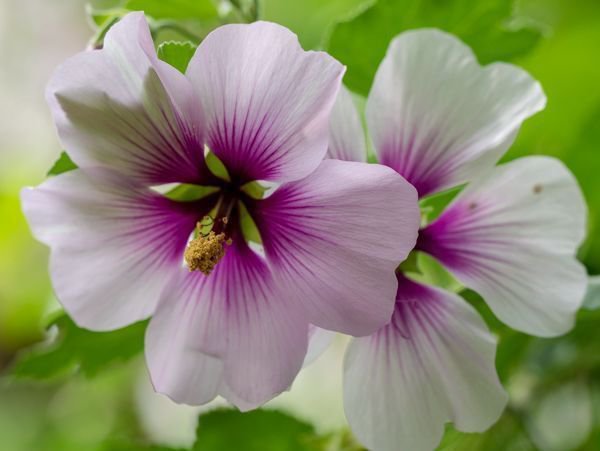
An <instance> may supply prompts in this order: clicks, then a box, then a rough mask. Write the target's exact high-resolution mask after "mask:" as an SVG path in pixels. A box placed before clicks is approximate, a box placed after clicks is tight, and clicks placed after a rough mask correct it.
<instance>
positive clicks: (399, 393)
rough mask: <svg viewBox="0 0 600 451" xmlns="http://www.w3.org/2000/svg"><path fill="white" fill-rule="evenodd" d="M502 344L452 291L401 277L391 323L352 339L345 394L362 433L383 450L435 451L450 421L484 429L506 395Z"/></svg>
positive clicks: (365, 441) (371, 444) (360, 436)
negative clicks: (500, 370) (500, 368)
mask: <svg viewBox="0 0 600 451" xmlns="http://www.w3.org/2000/svg"><path fill="white" fill-rule="evenodd" d="M495 351H496V343H495V340H494V338H493V337H492V336H491V334H490V332H489V331H488V329H487V327H486V326H485V323H484V322H483V320H482V319H481V318H480V317H479V315H478V314H477V313H476V312H475V310H474V309H473V308H472V307H471V306H469V305H468V304H467V303H466V302H465V301H463V300H462V299H460V298H459V297H458V296H456V295H455V294H453V293H450V292H446V291H443V290H440V289H437V288H433V287H428V286H425V285H421V284H417V283H415V282H412V281H409V280H408V279H405V278H403V277H402V276H401V277H400V279H399V287H398V295H397V301H396V308H395V311H394V315H393V317H392V321H391V323H390V324H388V325H387V326H385V327H384V328H382V329H381V330H380V331H379V332H377V333H376V334H374V335H372V336H370V337H364V338H357V339H354V340H353V341H352V343H351V344H350V347H349V349H348V352H347V355H346V360H345V365H344V367H345V371H344V400H345V410H346V416H347V418H348V422H349V423H350V426H351V427H352V430H353V431H354V433H355V434H356V436H357V437H358V439H359V440H360V441H361V442H362V443H363V444H364V445H366V446H367V447H368V448H369V449H374V450H377V451H396V450H398V449H401V450H404V449H406V450H411V451H421V450H423V451H429V450H432V449H434V448H435V447H436V446H437V444H438V443H439V441H440V440H441V438H442V435H443V432H444V425H445V423H446V422H447V421H452V422H453V423H454V424H455V426H456V427H457V428H458V429H459V430H461V431H465V432H481V431H483V430H485V429H486V428H488V427H489V426H490V425H491V424H493V423H494V422H495V421H496V420H497V419H498V417H499V416H500V414H501V413H502V410H503V409H504V406H505V405H506V401H507V395H506V393H505V392H504V390H503V389H502V386H501V385H500V382H499V380H498V377H497V375H496V370H495V366H494V359H495Z"/></svg>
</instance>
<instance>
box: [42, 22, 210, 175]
mask: <svg viewBox="0 0 600 451" xmlns="http://www.w3.org/2000/svg"><path fill="white" fill-rule="evenodd" d="M47 99H48V102H49V104H50V107H51V110H52V115H53V118H54V121H55V123H56V126H57V129H58V133H59V137H60V140H61V142H62V144H63V146H64V147H65V149H66V150H67V152H68V153H69V155H70V156H71V157H72V158H73V160H74V161H75V163H77V165H78V166H79V167H82V168H87V167H97V166H101V167H108V168H110V169H111V170H118V171H120V172H122V173H124V174H125V175H127V176H129V177H131V178H132V179H135V180H138V181H140V182H142V183H145V184H155V185H158V184H163V183H171V182H188V183H199V182H200V181H201V180H202V179H203V178H207V177H209V173H208V172H207V171H206V166H205V164H204V144H203V139H204V137H203V135H204V133H203V127H204V125H203V124H204V119H203V115H202V112H201V110H200V102H199V101H198V100H197V98H196V97H195V93H194V92H193V90H192V87H191V84H190V83H189V81H188V80H187V79H186V78H185V76H184V75H183V74H181V73H179V72H178V71H177V70H176V69H174V68H173V67H171V66H169V65H168V64H166V63H164V62H162V61H160V60H158V58H157V56H156V53H155V51H154V45H153V43H152V38H151V36H150V32H149V29H148V24H147V23H146V19H145V18H144V15H143V14H142V13H131V14H129V15H127V16H125V17H124V18H123V19H122V20H121V21H120V22H119V23H117V24H116V25H114V26H113V27H112V28H111V29H110V31H109V32H108V33H107V35H106V39H105V41H104V48H103V49H102V50H94V51H86V52H83V53H80V54H78V55H76V56H74V57H72V58H71V59H69V60H67V61H66V62H65V63H64V64H63V65H61V66H60V67H59V68H58V69H57V70H56V72H55V73H54V75H53V77H52V80H51V81H50V83H49V84H48V88H47Z"/></svg>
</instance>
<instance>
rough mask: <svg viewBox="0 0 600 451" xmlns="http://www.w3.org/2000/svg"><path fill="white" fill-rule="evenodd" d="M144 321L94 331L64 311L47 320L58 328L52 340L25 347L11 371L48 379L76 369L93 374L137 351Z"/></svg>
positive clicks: (128, 357)
mask: <svg viewBox="0 0 600 451" xmlns="http://www.w3.org/2000/svg"><path fill="white" fill-rule="evenodd" d="M146 324H147V322H146V321H141V322H138V323H135V324H132V325H131V326H128V327H125V328H123V329H118V330H114V331H111V332H93V331H90V330H86V329H81V328H80V327H78V326H77V325H76V324H75V323H74V322H73V320H72V319H71V318H69V317H68V316H67V315H66V314H63V315H61V316H59V317H58V318H57V319H55V320H54V321H53V322H52V323H51V324H50V327H56V328H57V329H58V331H57V336H56V338H55V339H54V340H53V341H52V343H50V344H43V345H38V346H35V347H34V348H32V349H31V350H29V351H25V353H24V354H22V355H21V356H20V357H19V359H18V360H17V362H16V363H15V366H14V367H13V369H12V374H13V375H14V376H16V377H19V378H32V379H47V378H51V377H54V376H59V375H63V374H65V373H68V372H70V371H72V370H74V369H78V370H79V371H81V372H82V373H83V374H84V375H85V376H87V377H93V376H95V375H96V374H98V373H99V372H100V371H102V370H103V369H104V368H105V367H107V366H109V365H110V364H113V363H116V362H120V361H121V362H122V361H125V360H128V359H130V358H132V357H134V356H136V355H137V354H139V353H140V352H141V351H142V349H143V346H144V333H145V330H146Z"/></svg>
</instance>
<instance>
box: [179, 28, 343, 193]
mask: <svg viewBox="0 0 600 451" xmlns="http://www.w3.org/2000/svg"><path fill="white" fill-rule="evenodd" d="M343 72H344V68H343V66H342V65H341V64H340V63H338V62H337V61H336V60H334V59H333V58H331V57H330V56H329V55H327V54H326V53H322V52H305V51H303V50H302V48H301V47H300V45H299V43H298V39H297V37H296V35H294V34H293V33H291V32H290V31H289V30H287V29H286V28H284V27H282V26H279V25H276V24H273V23H268V22H257V23H253V24H250V25H225V26H223V27H220V28H218V29H217V30H215V31H213V32H212V33H211V34H209V35H208V36H207V37H206V39H204V41H202V43H201V44H200V46H199V47H198V50H197V51H196V54H195V55H194V57H193V58H192V60H191V61H190V64H189V66H188V70H187V76H188V78H189V79H190V80H191V81H192V83H193V85H194V87H195V89H196V91H197V92H198V94H199V96H200V98H201V101H202V105H203V108H204V111H205V113H206V115H207V121H208V145H209V147H210V148H211V150H213V151H214V152H215V154H216V155H217V156H218V157H219V158H220V159H221V161H223V163H224V164H225V166H226V167H227V169H228V170H229V172H230V174H232V176H233V177H234V178H238V179H241V180H242V181H249V180H268V181H277V182H284V181H289V180H295V179H299V178H301V177H304V176H306V175H308V174H309V173H310V172H312V171H313V170H314V169H315V168H316V167H317V166H318V164H319V162H320V161H321V160H322V159H323V157H324V156H325V152H326V151H327V142H328V123H329V114H330V112H331V108H332V106H333V103H334V100H335V97H336V94H337V92H338V89H339V86H340V80H341V77H342V74H343Z"/></svg>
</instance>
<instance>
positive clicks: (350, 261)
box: [253, 160, 419, 335]
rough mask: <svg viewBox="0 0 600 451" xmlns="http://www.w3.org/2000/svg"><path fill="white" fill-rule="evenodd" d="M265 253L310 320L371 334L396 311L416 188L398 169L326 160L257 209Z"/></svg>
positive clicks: (414, 221) (413, 225)
mask: <svg viewBox="0 0 600 451" xmlns="http://www.w3.org/2000/svg"><path fill="white" fill-rule="evenodd" d="M253 213H254V215H255V221H256V224H257V226H258V229H259V230H260V233H261V237H262V239H263V244H264V248H265V252H266V255H267V259H268V260H269V262H270V263H271V265H272V267H273V268H274V272H275V274H276V275H277V277H278V278H279V283H281V284H282V285H283V286H284V287H285V292H286V293H287V296H289V297H290V298H291V299H293V300H294V302H296V303H297V304H298V305H300V306H302V307H303V308H304V309H305V310H306V311H307V312H308V315H309V318H310V322H311V323H313V324H315V325H317V326H319V327H322V328H325V329H329V330H335V331H339V332H344V333H348V334H351V335H366V334H370V333H372V332H373V331H375V330H377V329H378V328H379V327H381V326H382V325H383V324H385V323H386V322H387V321H388V320H389V318H390V315H391V312H392V308H393V300H394V295H395V293H396V279H395V277H394V270H395V269H396V267H397V266H398V264H399V263H400V262H401V261H402V260H404V259H405V258H406V256H407V255H408V253H409V252H410V250H411V249H412V248H413V246H414V243H415V238H416V235H417V228H418V225H419V210H418V205H417V196H416V192H415V190H414V188H413V187H412V186H411V185H410V184H409V183H407V182H406V181H405V180H404V179H403V178H402V177H400V176H399V175H398V174H396V173H395V172H394V171H393V170H391V169H389V168H387V167H385V166H381V165H373V164H367V163H356V162H349V161H339V160H324V161H323V163H322V164H321V165H320V166H319V168H318V169H317V170H316V171H315V172H313V173H312V174H311V175H310V176H308V177H307V178H305V179H303V180H300V181H297V182H293V183H289V184H285V185H282V186H281V187H280V188H279V189H278V190H277V191H275V192H274V193H273V194H272V195H271V196H270V197H268V198H266V199H264V200H262V201H259V202H257V205H256V207H255V208H254V209H253Z"/></svg>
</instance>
